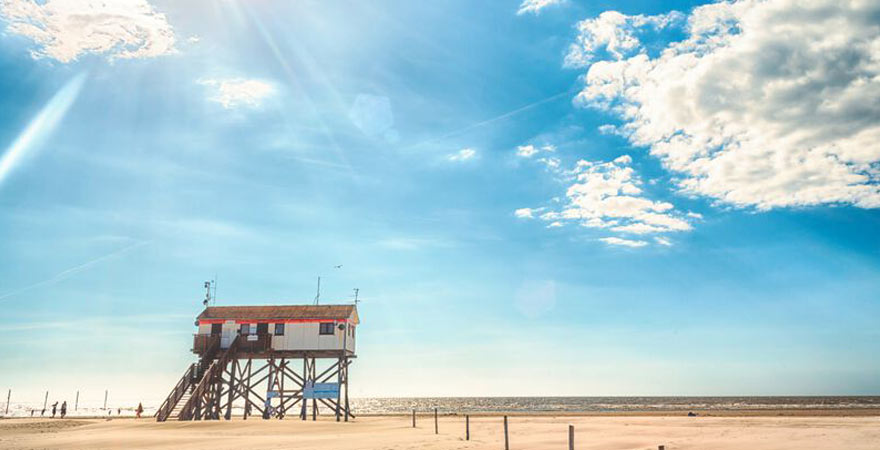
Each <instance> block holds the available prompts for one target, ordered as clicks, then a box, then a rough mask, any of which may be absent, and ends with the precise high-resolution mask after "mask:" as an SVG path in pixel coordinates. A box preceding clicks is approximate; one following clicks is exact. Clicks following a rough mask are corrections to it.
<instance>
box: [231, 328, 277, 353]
mask: <svg viewBox="0 0 880 450" xmlns="http://www.w3.org/2000/svg"><path fill="white" fill-rule="evenodd" d="M270 348H272V335H271V334H266V333H264V334H248V335H244V336H241V338H239V340H238V350H239V351H241V352H246V353H260V352H265V351H267V350H269V349H270Z"/></svg>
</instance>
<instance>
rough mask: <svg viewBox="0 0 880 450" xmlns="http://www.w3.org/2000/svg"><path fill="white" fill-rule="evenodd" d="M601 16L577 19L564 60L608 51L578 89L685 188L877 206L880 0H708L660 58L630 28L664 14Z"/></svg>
mask: <svg viewBox="0 0 880 450" xmlns="http://www.w3.org/2000/svg"><path fill="white" fill-rule="evenodd" d="M605 14H608V13H605ZM605 14H603V15H600V16H599V18H597V19H592V20H591V21H584V22H582V23H581V25H580V26H579V30H580V36H579V37H578V41H577V43H576V44H575V45H574V46H573V47H572V50H571V51H570V52H569V55H568V57H567V58H566V62H567V63H568V64H569V65H570V66H579V65H586V64H589V63H590V62H592V61H593V60H594V59H595V58H596V57H598V56H599V55H600V54H603V53H604V54H605V59H606V60H603V61H599V62H596V63H593V64H592V65H590V66H589V70H588V72H587V74H586V77H585V86H584V88H583V90H582V91H581V92H580V94H579V95H578V96H577V99H576V101H577V102H578V103H579V104H581V105H585V106H589V107H593V108H598V109H601V110H605V111H609V112H612V113H614V114H616V115H617V116H618V117H619V118H621V119H622V120H623V121H624V122H625V123H624V125H623V126H622V127H621V128H620V130H621V131H622V132H623V134H624V135H625V136H626V137H627V138H628V139H629V141H630V142H631V143H632V144H633V145H636V146H644V147H647V148H649V149H650V151H651V154H653V155H655V156H657V157H658V158H660V159H661V161H662V162H663V164H664V166H665V167H666V168H668V169H670V170H672V171H674V172H676V173H677V174H678V175H679V176H680V177H679V181H678V186H679V188H680V189H681V191H682V192H684V193H687V194H692V195H701V196H706V197H709V198H713V199H716V200H717V201H718V202H719V203H724V204H730V205H734V206H738V207H755V208H758V209H761V210H765V209H771V208H775V207H789V206H804V205H819V204H836V203H842V204H852V205H855V206H858V207H863V208H875V207H880V27H878V26H877V21H876V18H877V17H880V3H878V2H869V1H853V2H840V1H835V0H815V1H811V2H807V3H804V2H796V1H794V0H767V1H759V0H741V1H734V2H719V3H714V4H710V5H705V6H701V7H698V8H696V9H694V10H693V12H692V13H691V14H690V15H688V16H687V21H686V27H685V28H684V32H685V35H686V38H685V39H684V40H682V41H680V42H673V43H670V44H669V45H667V46H666V47H665V48H664V49H663V50H662V52H660V53H659V54H658V55H656V56H649V55H648V53H647V52H646V51H645V49H644V47H643V46H642V45H641V42H640V40H639V39H638V38H637V37H636V35H635V32H634V31H633V30H634V29H637V28H638V27H640V26H641V27H644V25H645V24H647V25H651V26H654V27H659V26H668V25H669V24H670V23H673V22H675V21H674V20H669V18H672V17H674V14H673V13H670V14H667V15H663V16H652V17H653V18H651V17H648V18H645V17H642V16H622V15H620V14H618V13H613V14H610V15H609V16H605ZM621 16H622V17H621ZM648 19H650V20H648ZM795 36H796V37H795Z"/></svg>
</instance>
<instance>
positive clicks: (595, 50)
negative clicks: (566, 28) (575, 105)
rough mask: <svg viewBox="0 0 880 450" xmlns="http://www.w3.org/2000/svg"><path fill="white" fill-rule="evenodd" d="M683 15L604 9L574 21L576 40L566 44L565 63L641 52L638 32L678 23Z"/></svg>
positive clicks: (573, 64) (575, 64) (577, 63)
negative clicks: (569, 45)
mask: <svg viewBox="0 0 880 450" xmlns="http://www.w3.org/2000/svg"><path fill="white" fill-rule="evenodd" d="M683 18H684V15H683V14H681V13H679V12H677V11H673V12H671V13H668V14H659V15H656V16H645V15H641V14H639V15H636V16H628V15H625V14H621V13H619V12H617V11H605V12H603V13H602V14H599V17H597V18H595V19H587V20H583V21H581V22H579V23H578V24H577V30H578V36H577V41H576V43H574V44H572V45H571V47H570V48H569V51H568V54H567V55H566V56H565V65H566V66H569V67H583V66H586V65H588V64H589V63H591V62H592V61H593V60H594V58H596V57H597V56H599V55H601V54H602V53H607V54H608V55H610V56H612V57H613V58H615V59H620V58H622V57H624V56H628V55H631V54H633V53H638V52H642V51H643V50H644V49H643V47H642V43H641V41H640V40H639V37H638V36H639V35H640V34H642V33H644V32H645V31H648V30H659V29H663V28H666V27H668V26H670V25H674V24H678V23H681V22H683ZM597 54H598V55H597Z"/></svg>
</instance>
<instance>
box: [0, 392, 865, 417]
mask: <svg viewBox="0 0 880 450" xmlns="http://www.w3.org/2000/svg"><path fill="white" fill-rule="evenodd" d="M124 403H125V404H120V405H116V404H114V403H113V402H110V404H108V408H107V409H104V408H103V407H99V406H98V405H95V404H89V405H79V406H78V408H77V409H75V410H74V409H73V407H72V406H71V408H70V409H69V411H68V416H70V417H94V416H104V417H118V416H122V417H126V416H134V410H135V406H137V402H134V401H129V402H124ZM158 406H159V405H158V403H157V402H156V403H155V404H154V402H144V409H145V411H144V416H147V417H149V416H152V415H153V414H154V413H155V411H156V408H157V407H158ZM351 408H352V411H353V412H354V413H355V414H366V415H381V414H410V413H411V412H412V410H414V409H415V410H416V411H419V412H422V413H424V412H433V411H434V408H437V411H438V413H440V414H467V413H472V414H478V413H484V414H497V413H512V414H515V413H551V414H552V413H560V414H564V413H596V412H621V413H625V412H651V411H683V412H684V411H691V410H700V411H731V410H733V411H736V410H743V411H744V410H809V409H841V410H843V409H869V408H874V409H880V396H853V397H838V396H814V397H414V398H401V397H398V398H353V399H351ZM233 410H234V411H235V414H236V415H240V414H241V412H242V411H243V409H242V408H241V407H240V406H236V407H233ZM31 411H34V412H33V414H34V415H33V416H31ZM41 412H42V401H34V402H27V403H17V402H12V403H11V404H10V408H9V411H8V412H6V411H5V403H4V402H0V417H4V416H5V417H40V414H41ZM45 414H46V415H45V416H44V417H46V416H49V415H51V407H49V408H48V410H47V411H46V412H45Z"/></svg>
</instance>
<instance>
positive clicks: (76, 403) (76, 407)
mask: <svg viewBox="0 0 880 450" xmlns="http://www.w3.org/2000/svg"><path fill="white" fill-rule="evenodd" d="M78 409H79V391H76V402H75V403H74V404H73V410H74V411H76V410H78Z"/></svg>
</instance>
